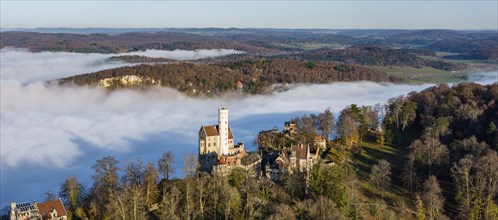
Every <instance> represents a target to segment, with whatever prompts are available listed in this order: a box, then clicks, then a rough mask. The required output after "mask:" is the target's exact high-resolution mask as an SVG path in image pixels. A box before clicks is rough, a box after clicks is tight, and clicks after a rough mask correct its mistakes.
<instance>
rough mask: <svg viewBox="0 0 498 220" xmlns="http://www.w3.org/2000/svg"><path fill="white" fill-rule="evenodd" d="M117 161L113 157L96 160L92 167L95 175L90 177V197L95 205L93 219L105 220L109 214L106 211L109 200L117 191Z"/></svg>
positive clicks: (108, 206)
mask: <svg viewBox="0 0 498 220" xmlns="http://www.w3.org/2000/svg"><path fill="white" fill-rule="evenodd" d="M118 163H119V161H118V160H116V159H114V157H111V156H106V157H103V158H102V159H100V160H97V162H96V164H95V165H93V166H92V169H93V170H94V171H95V174H94V175H93V176H92V178H93V180H94V182H93V188H92V197H93V198H94V201H95V203H94V204H93V205H94V208H95V213H94V215H93V216H92V217H93V218H105V217H107V215H109V214H110V212H108V211H107V209H109V208H110V206H111V204H110V198H113V197H114V196H115V194H116V193H117V191H118V190H119V181H118V180H119V179H118V174H117V172H118V170H120V168H119V167H118V166H117V165H118Z"/></svg>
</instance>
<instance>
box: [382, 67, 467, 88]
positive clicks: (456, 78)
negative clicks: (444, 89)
mask: <svg viewBox="0 0 498 220" xmlns="http://www.w3.org/2000/svg"><path fill="white" fill-rule="evenodd" d="M373 68H375V69H378V70H381V71H385V72H386V73H387V74H389V75H392V76H397V77H400V78H402V79H404V80H406V81H407V82H408V83H412V84H421V83H452V82H462V81H464V80H465V79H466V76H467V75H468V74H469V73H468V72H466V71H458V72H450V71H445V70H438V69H435V68H432V67H421V68H415V67H408V66H403V67H401V66H373Z"/></svg>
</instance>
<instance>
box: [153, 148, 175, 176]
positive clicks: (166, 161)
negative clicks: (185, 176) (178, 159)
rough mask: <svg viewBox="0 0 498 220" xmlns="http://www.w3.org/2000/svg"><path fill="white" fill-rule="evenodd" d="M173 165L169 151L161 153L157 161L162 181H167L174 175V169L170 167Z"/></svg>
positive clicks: (171, 154)
mask: <svg viewBox="0 0 498 220" xmlns="http://www.w3.org/2000/svg"><path fill="white" fill-rule="evenodd" d="M173 163H174V160H173V153H172V152H171V151H168V152H165V153H163V154H162V155H161V158H159V160H158V161H157V165H158V167H159V172H160V173H161V174H162V176H163V179H165V180H169V175H170V174H172V173H175V169H174V167H173V166H172V164H173Z"/></svg>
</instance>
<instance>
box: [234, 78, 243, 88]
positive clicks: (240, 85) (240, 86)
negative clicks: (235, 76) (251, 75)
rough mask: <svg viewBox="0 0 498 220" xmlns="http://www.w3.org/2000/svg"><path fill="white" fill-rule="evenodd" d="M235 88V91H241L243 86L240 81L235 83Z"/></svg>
mask: <svg viewBox="0 0 498 220" xmlns="http://www.w3.org/2000/svg"><path fill="white" fill-rule="evenodd" d="M235 86H236V87H237V89H243V88H244V84H243V83H242V82H241V81H240V80H239V81H237V83H235Z"/></svg>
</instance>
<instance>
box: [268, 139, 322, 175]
mask: <svg viewBox="0 0 498 220" xmlns="http://www.w3.org/2000/svg"><path fill="white" fill-rule="evenodd" d="M273 158H274V159H269V160H268V163H267V164H265V170H264V171H265V175H266V177H268V178H270V179H272V180H273V181H282V180H283V178H284V176H285V174H286V173H292V172H301V173H306V174H307V175H306V176H307V177H308V176H309V174H310V173H311V171H312V169H313V166H314V165H315V164H317V163H318V161H319V150H318V149H317V150H315V151H314V152H313V151H311V149H310V147H309V145H308V146H306V147H305V146H304V145H302V144H299V145H292V146H291V147H288V148H285V149H283V150H282V151H280V152H279V153H278V156H276V157H273Z"/></svg>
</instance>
